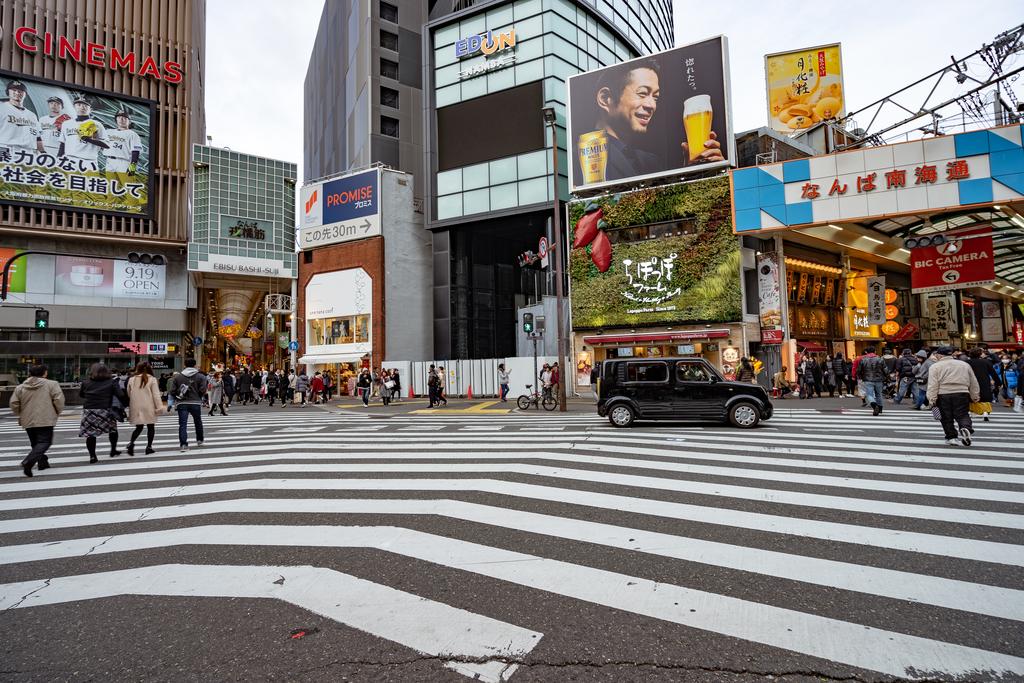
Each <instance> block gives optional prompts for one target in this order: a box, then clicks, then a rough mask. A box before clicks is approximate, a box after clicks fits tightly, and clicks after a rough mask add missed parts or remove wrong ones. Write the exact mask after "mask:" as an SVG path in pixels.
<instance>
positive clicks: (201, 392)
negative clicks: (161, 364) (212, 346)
mask: <svg viewBox="0 0 1024 683" xmlns="http://www.w3.org/2000/svg"><path fill="white" fill-rule="evenodd" d="M207 384H208V382H207V380H206V375H204V374H203V373H201V372H199V369H198V368H197V367H196V359H195V358H186V359H185V369H184V370H182V371H181V372H179V373H177V374H175V375H174V377H172V378H171V381H170V382H168V383H167V390H168V393H170V394H171V395H173V396H174V397H175V401H174V407H175V409H176V410H177V411H178V447H179V448H178V450H180V451H182V452H184V451H187V450H188V418H189V415H191V416H192V422H193V423H194V424H195V428H196V446H202V445H203V397H204V396H206V390H207Z"/></svg>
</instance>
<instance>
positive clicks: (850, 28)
mask: <svg viewBox="0 0 1024 683" xmlns="http://www.w3.org/2000/svg"><path fill="white" fill-rule="evenodd" d="M880 5H881V3H864V4H863V5H862V6H859V5H858V4H857V3H846V4H844V5H837V4H834V3H833V4H831V5H826V4H819V5H814V6H811V7H808V8H802V9H800V10H798V11H795V12H783V11H780V10H779V7H780V5H779V4H778V3H768V2H764V1H763V0H725V1H718V2H702V1H701V0H676V7H675V26H676V43H677V44H685V43H689V42H693V41H697V40H700V39H703V38H706V37H708V36H711V35H717V34H720V33H724V34H725V35H727V36H728V37H729V48H730V61H731V74H732V95H733V126H734V128H735V130H736V131H743V130H749V129H751V128H757V127H759V126H763V125H765V124H766V122H767V111H766V104H765V86H764V55H765V54H767V53H771V52H781V51H785V50H790V49H799V48H803V47H810V46H815V45H821V44H824V43H831V42H841V43H842V44H843V68H844V71H845V74H844V81H845V89H846V93H847V105H848V107H849V108H850V109H851V110H856V109H859V108H860V107H863V106H866V105H868V104H871V103H872V102H874V101H875V100H877V99H879V98H881V97H883V96H885V95H888V94H890V93H891V92H893V91H895V90H897V89H899V88H901V87H903V86H905V85H909V84H910V83H912V82H913V81H916V80H918V79H919V78H922V77H924V76H926V75H928V74H930V73H931V72H933V71H935V70H937V69H939V68H941V67H942V66H945V65H946V64H947V63H949V58H950V56H951V55H955V56H957V57H963V56H966V55H967V54H969V53H971V52H973V51H974V50H976V49H978V48H979V47H981V45H982V44H983V43H987V42H991V40H992V39H993V38H994V37H995V36H996V34H998V33H1001V32H1002V31H1005V30H1007V29H1009V28H1012V27H1013V26H1015V25H1017V24H1020V23H1021V22H1024V5H1022V4H1021V3H1020V1H1019V0H973V1H972V2H970V3H967V2H963V0H906V1H900V0H897V1H896V2H893V3H891V5H890V6H889V8H888V9H886V10H884V11H883V10H882V9H881V7H880ZM323 6H324V3H323V0H249V1H248V2H247V3H245V9H244V11H239V4H238V3H237V2H236V1H235V0H209V2H208V4H207V11H208V16H207V54H206V127H207V134H208V135H211V136H212V137H213V142H212V144H214V145H216V146H218V147H231V148H232V149H234V150H237V151H240V152H246V153H250V154H259V155H263V156H268V157H272V158H275V159H284V160H286V161H293V162H295V163H296V164H298V165H299V174H300V177H301V173H302V85H303V81H304V79H305V75H306V66H307V65H308V63H309V54H310V50H311V49H312V43H313V40H314V38H315V37H316V31H317V25H318V23H319V21H320V14H321V12H322V11H323ZM684 10H685V11H684ZM1021 63H1024V60H1021V59H1020V58H1018V61H1017V64H1018V65H1019V64H1021ZM1016 90H1017V93H1018V94H1020V95H1022V96H1024V88H1022V87H1021V86H1020V85H1019V84H1018V85H1017V87H1016ZM861 123H862V124H863V123H866V122H861Z"/></svg>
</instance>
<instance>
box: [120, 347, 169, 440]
mask: <svg viewBox="0 0 1024 683" xmlns="http://www.w3.org/2000/svg"><path fill="white" fill-rule="evenodd" d="M125 393H127V394H128V421H129V422H130V423H131V424H133V425H134V426H135V429H134V430H133V431H132V437H131V440H129V441H128V448H126V449H125V450H126V451H128V455H135V440H136V439H138V438H139V435H140V434H142V428H143V427H145V428H146V455H152V454H153V453H155V452H156V451H154V450H153V439H154V437H156V419H157V416H159V415H160V414H162V413H163V412H164V403H163V401H162V400H160V389H159V387H158V386H157V382H156V380H155V379H153V368H152V366H150V364H149V363H146V362H142V363H139V364H138V366H137V367H136V368H135V375H134V376H133V377H132V378H131V379H130V380H128V388H127V390H126V392H125Z"/></svg>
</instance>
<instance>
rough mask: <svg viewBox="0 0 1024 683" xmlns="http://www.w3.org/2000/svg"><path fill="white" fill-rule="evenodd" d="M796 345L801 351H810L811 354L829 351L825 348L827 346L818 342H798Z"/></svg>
mask: <svg viewBox="0 0 1024 683" xmlns="http://www.w3.org/2000/svg"><path fill="white" fill-rule="evenodd" d="M796 345H797V346H798V347H800V348H801V349H803V350H804V351H810V352H811V353H820V352H822V351H828V349H827V348H825V346H824V345H823V344H819V343H818V342H801V341H798V342H797V343H796Z"/></svg>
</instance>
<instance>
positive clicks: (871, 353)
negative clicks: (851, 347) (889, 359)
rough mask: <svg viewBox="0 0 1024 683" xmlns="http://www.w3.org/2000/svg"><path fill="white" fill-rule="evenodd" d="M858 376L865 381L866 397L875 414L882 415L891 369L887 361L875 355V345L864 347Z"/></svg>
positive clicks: (858, 364)
mask: <svg viewBox="0 0 1024 683" xmlns="http://www.w3.org/2000/svg"><path fill="white" fill-rule="evenodd" d="M856 372H857V378H858V379H860V380H861V381H862V382H864V398H865V401H866V402H867V403H869V404H870V405H871V412H872V414H873V415H881V414H882V408H883V405H884V404H883V401H882V390H883V389H884V388H885V378H886V377H887V376H888V373H889V370H888V367H886V364H885V361H884V360H883V359H882V358H880V357H878V356H877V355H875V347H874V346H869V347H867V348H866V349H864V355H863V356H861V357H860V359H859V362H858V363H857V370H856Z"/></svg>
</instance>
